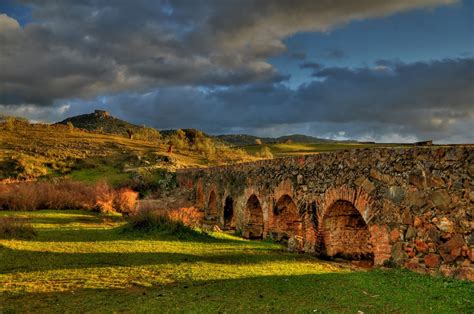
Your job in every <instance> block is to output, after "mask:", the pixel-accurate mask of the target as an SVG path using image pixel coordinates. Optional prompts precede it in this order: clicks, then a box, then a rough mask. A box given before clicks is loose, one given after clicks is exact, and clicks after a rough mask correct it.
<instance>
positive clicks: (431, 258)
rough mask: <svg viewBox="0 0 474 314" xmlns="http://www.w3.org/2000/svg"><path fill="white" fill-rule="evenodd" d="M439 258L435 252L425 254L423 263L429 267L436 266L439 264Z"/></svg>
mask: <svg viewBox="0 0 474 314" xmlns="http://www.w3.org/2000/svg"><path fill="white" fill-rule="evenodd" d="M440 262H441V258H440V257H439V255H437V254H431V253H430V254H427V255H426V256H425V265H426V266H427V267H430V268H436V267H438V266H439V264H440Z"/></svg>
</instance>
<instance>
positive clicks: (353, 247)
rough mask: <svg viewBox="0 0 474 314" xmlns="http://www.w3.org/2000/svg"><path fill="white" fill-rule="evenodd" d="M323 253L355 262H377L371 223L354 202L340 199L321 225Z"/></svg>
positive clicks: (330, 209) (333, 204)
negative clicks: (368, 223) (370, 227)
mask: <svg viewBox="0 0 474 314" xmlns="http://www.w3.org/2000/svg"><path fill="white" fill-rule="evenodd" d="M319 229H320V230H319V237H320V254H322V255H324V256H328V257H342V258H345V259H351V260H370V261H373V259H374V252H373V245H372V243H371V236H370V231H369V227H368V225H367V223H366V222H365V220H364V218H363V217H362V215H361V214H360V213H359V211H358V210H357V208H356V207H355V206H354V204H353V203H352V202H349V201H347V200H336V201H335V202H333V203H332V204H331V205H330V206H329V207H328V208H327V209H326V211H325V214H324V216H323V217H322V221H321V222H320V224H319Z"/></svg>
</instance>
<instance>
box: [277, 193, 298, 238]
mask: <svg viewBox="0 0 474 314" xmlns="http://www.w3.org/2000/svg"><path fill="white" fill-rule="evenodd" d="M269 225H270V226H269V232H270V235H271V236H272V238H274V239H276V240H278V241H280V240H283V239H285V238H286V239H288V238H290V237H293V236H295V237H300V238H301V242H302V237H303V221H302V217H301V216H300V215H299V210H298V207H297V205H296V203H295V202H294V201H293V198H292V197H291V196H290V195H288V194H283V195H282V196H280V197H279V198H278V200H277V201H276V202H275V203H274V206H273V209H272V219H271V221H270V224H269Z"/></svg>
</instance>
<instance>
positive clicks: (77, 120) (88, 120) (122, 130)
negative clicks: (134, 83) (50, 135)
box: [56, 110, 141, 134]
mask: <svg viewBox="0 0 474 314" xmlns="http://www.w3.org/2000/svg"><path fill="white" fill-rule="evenodd" d="M68 122H71V123H72V125H73V126H74V127H76V128H79V129H84V130H88V131H97V130H101V131H103V132H105V133H112V134H127V130H128V129H131V130H137V129H140V128H141V127H140V126H138V125H135V124H132V123H130V122H127V121H124V120H120V119H117V118H115V117H112V116H111V115H110V114H109V113H108V112H107V111H103V110H95V111H94V112H93V113H88V114H81V115H78V116H74V117H70V118H67V119H65V120H63V121H61V122H58V123H56V124H67V123H68Z"/></svg>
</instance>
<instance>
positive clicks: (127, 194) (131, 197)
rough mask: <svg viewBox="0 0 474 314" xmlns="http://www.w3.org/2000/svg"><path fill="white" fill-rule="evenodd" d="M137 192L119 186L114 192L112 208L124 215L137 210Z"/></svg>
mask: <svg viewBox="0 0 474 314" xmlns="http://www.w3.org/2000/svg"><path fill="white" fill-rule="evenodd" d="M137 200H138V192H135V191H133V190H132V189H130V188H121V189H119V190H118V191H117V192H116V195H115V198H114V203H113V204H114V206H113V207H114V208H115V210H116V211H118V212H120V213H122V214H123V215H124V216H130V215H133V214H135V213H136V210H137Z"/></svg>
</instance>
